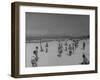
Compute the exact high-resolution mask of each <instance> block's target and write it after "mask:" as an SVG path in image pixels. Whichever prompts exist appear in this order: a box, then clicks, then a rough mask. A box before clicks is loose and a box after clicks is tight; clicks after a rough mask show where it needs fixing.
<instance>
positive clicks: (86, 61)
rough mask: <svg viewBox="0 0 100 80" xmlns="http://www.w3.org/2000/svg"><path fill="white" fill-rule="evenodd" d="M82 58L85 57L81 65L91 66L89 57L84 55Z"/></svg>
mask: <svg viewBox="0 0 100 80" xmlns="http://www.w3.org/2000/svg"><path fill="white" fill-rule="evenodd" d="M82 57H83V61H82V63H81V64H89V60H88V59H87V57H86V56H85V55H84V54H83V55H82Z"/></svg>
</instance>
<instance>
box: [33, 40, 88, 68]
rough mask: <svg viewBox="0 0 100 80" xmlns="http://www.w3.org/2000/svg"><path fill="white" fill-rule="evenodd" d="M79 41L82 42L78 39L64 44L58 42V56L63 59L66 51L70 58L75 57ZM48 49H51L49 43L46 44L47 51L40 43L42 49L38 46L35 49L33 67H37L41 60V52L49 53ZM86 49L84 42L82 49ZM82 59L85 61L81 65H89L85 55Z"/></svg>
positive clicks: (66, 41)
mask: <svg viewBox="0 0 100 80" xmlns="http://www.w3.org/2000/svg"><path fill="white" fill-rule="evenodd" d="M79 41H80V40H78V39H77V40H75V39H70V40H65V42H64V44H63V43H62V41H61V40H58V41H57V42H58V54H57V56H58V57H61V56H62V54H63V52H64V51H65V52H66V54H67V55H68V56H71V55H73V54H74V51H75V50H76V49H77V48H78V47H79ZM48 48H49V45H48V42H46V44H45V50H44V49H43V47H42V44H41V42H40V48H39V47H38V46H36V47H35V49H34V50H33V57H32V59H31V64H32V67H37V62H38V60H39V57H38V52H39V50H40V52H45V53H48ZM85 48H86V43H85V42H84V41H83V43H82V48H81V49H82V50H85ZM82 59H83V61H82V62H81V63H80V64H89V60H88V58H87V57H86V55H85V54H83V55H82Z"/></svg>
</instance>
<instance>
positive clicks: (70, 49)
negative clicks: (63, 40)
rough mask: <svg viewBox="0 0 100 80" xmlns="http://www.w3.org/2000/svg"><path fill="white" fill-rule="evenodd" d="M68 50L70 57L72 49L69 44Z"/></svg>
mask: <svg viewBox="0 0 100 80" xmlns="http://www.w3.org/2000/svg"><path fill="white" fill-rule="evenodd" d="M68 49H69V54H68V55H69V56H71V55H72V47H71V44H69V47H68Z"/></svg>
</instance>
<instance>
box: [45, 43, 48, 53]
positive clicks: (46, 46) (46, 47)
mask: <svg viewBox="0 0 100 80" xmlns="http://www.w3.org/2000/svg"><path fill="white" fill-rule="evenodd" d="M45 49H46V51H45V52H46V53H48V43H46V45H45Z"/></svg>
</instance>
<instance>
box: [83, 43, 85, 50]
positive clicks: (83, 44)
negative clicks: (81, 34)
mask: <svg viewBox="0 0 100 80" xmlns="http://www.w3.org/2000/svg"><path fill="white" fill-rule="evenodd" d="M83 50H85V42H83Z"/></svg>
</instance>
